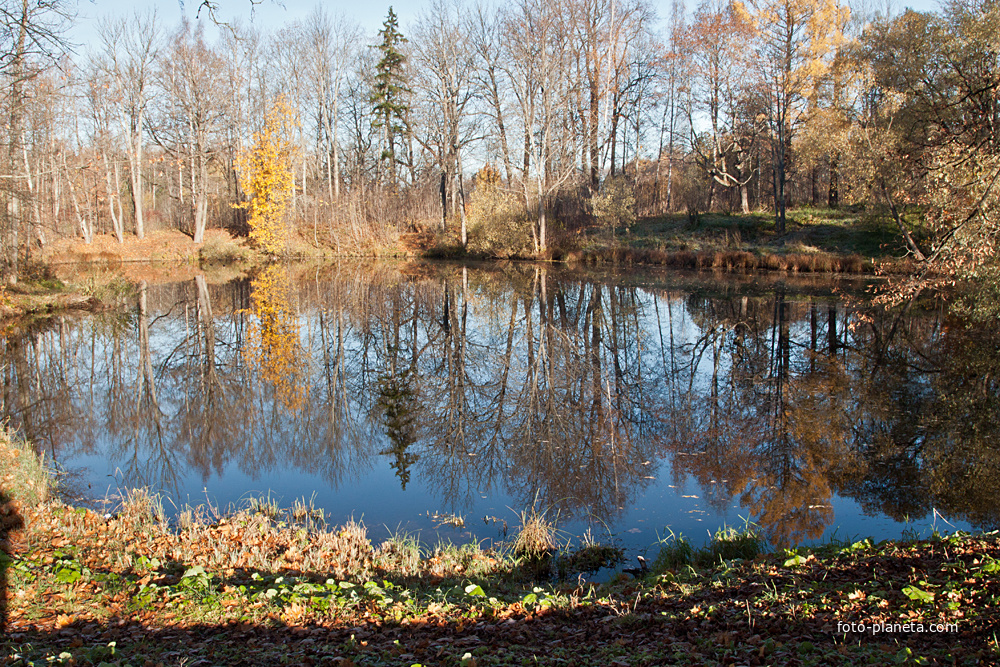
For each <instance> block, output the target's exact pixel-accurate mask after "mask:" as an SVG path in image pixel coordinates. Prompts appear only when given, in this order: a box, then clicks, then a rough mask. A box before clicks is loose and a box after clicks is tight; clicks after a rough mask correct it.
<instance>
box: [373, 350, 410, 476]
mask: <svg viewBox="0 0 1000 667" xmlns="http://www.w3.org/2000/svg"><path fill="white" fill-rule="evenodd" d="M411 382H412V372H411V370H410V369H404V370H403V371H402V373H398V374H397V373H391V374H390V375H380V376H379V379H378V385H379V398H378V406H379V408H380V409H381V410H382V416H383V417H384V421H383V424H384V425H385V432H386V435H387V436H389V442H391V443H392V446H391V447H389V448H388V449H385V450H383V451H381V452H379V454H384V455H387V456H388V455H392V456H395V460H394V461H391V462H390V463H389V466H390V467H392V469H393V470H395V471H396V476H397V477H399V481H400V482H401V483H402V487H403V490H404V491H405V490H406V484H407V483H408V482H409V481H410V466H411V465H413V464H414V463H416V462H417V459H419V458H420V456H419V455H417V454H411V453H409V452H407V451H406V450H407V449H408V448H409V447H410V445H412V444H413V443H414V442H416V439H417V438H416V434H415V431H416V428H415V427H414V424H413V421H414V415H415V412H416V411H415V409H414V395H413V389H412V387H411V386H410V384H411Z"/></svg>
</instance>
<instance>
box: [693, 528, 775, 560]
mask: <svg viewBox="0 0 1000 667" xmlns="http://www.w3.org/2000/svg"><path fill="white" fill-rule="evenodd" d="M766 547H767V540H765V539H764V536H763V535H762V534H761V532H760V530H759V529H758V528H757V526H756V525H754V524H752V523H750V522H747V524H746V525H745V526H744V527H743V529H742V530H737V529H735V528H733V527H731V526H723V527H722V528H720V529H719V530H717V531H716V532H715V534H714V535H712V541H711V542H710V543H709V545H708V547H707V548H706V550H705V552H704V553H703V554H699V555H701V556H702V558H700V559H699V561H700V562H701V564H704V565H708V564H714V563H718V562H719V560H720V559H721V560H736V559H740V560H752V559H754V558H756V557H757V556H759V555H760V554H762V553H764V552H765V550H766ZM706 558H707V560H708V562H705V559H706Z"/></svg>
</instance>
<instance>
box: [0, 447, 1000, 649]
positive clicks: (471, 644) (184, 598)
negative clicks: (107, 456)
mask: <svg viewBox="0 0 1000 667" xmlns="http://www.w3.org/2000/svg"><path fill="white" fill-rule="evenodd" d="M0 440H2V444H0V480H3V486H4V489H6V494H7V495H6V500H5V501H4V502H5V504H4V510H3V511H4V512H5V514H4V516H5V517H7V522H6V523H5V524H4V525H5V526H7V529H6V530H7V533H8V535H7V537H8V538H9V539H8V541H6V542H4V551H5V554H4V555H3V558H2V561H0V564H2V571H3V573H4V577H3V578H4V580H5V598H6V606H7V610H6V615H7V618H6V628H5V629H4V632H5V634H4V635H3V637H4V639H3V645H2V650H0V662H2V663H3V664H8V665H27V664H36V665H42V664H45V665H48V664H62V665H90V664H93V665H99V664H102V663H103V664H107V665H126V664H130V665H159V664H163V665H195V664H233V665H237V664H262V665H263V664H314V665H317V664H318V665H339V666H341V667H346V666H350V665H407V666H409V665H418V664H419V665H465V666H466V667H468V666H469V665H528V664H548V665H573V664H605V665H654V664H655V665H659V664H692V665H701V664H747V665H762V664H783V665H784V664H788V665H825V664H887V663H895V664H995V663H997V662H998V660H1000V653H998V647H997V636H996V634H995V631H996V629H997V628H996V624H997V621H998V619H1000V615H998V610H997V605H998V604H1000V583H998V581H997V573H998V572H1000V541H998V539H997V536H996V535H993V534H991V535H976V536H973V535H964V534H957V535H952V536H947V537H937V538H934V539H931V540H926V541H914V542H883V543H879V544H873V543H872V542H870V541H868V540H862V541H858V542H854V543H852V544H828V545H826V546H824V547H823V548H821V549H818V550H814V551H810V550H805V549H800V550H798V551H794V552H786V551H782V552H780V553H770V554H764V553H760V551H761V546H762V543H761V542H760V540H759V539H758V538H757V537H756V536H755V535H753V534H752V532H748V531H739V532H736V531H724V532H720V534H719V535H717V536H716V539H715V540H714V541H713V542H712V543H711V544H710V545H708V546H707V547H706V548H704V549H701V550H698V549H694V548H692V547H691V545H689V544H687V543H686V542H685V541H683V540H682V539H679V538H678V539H675V538H672V539H670V540H667V541H665V542H664V543H663V544H662V545H661V546H662V548H661V550H660V555H659V557H657V558H656V559H655V562H653V563H652V564H651V566H650V567H649V568H648V570H646V571H636V572H635V573H634V574H622V575H620V576H618V577H616V578H614V579H613V580H612V581H610V582H608V583H606V584H601V585H594V584H590V583H586V582H585V581H584V580H583V579H582V578H579V577H575V576H569V577H567V578H564V579H558V580H557V579H553V578H551V577H550V576H548V575H542V576H540V574H541V573H542V572H546V573H548V574H551V572H552V567H551V566H552V563H553V561H554V559H557V558H559V557H568V554H563V555H549V556H546V555H544V554H546V553H551V552H549V548H550V547H551V544H550V542H551V535H550V534H549V533H547V532H546V531H545V522H544V517H540V516H539V515H537V514H531V513H526V514H525V515H523V517H522V522H521V523H522V526H521V530H520V531H519V535H523V536H524V537H523V538H522V539H516V538H515V539H512V540H511V543H510V545H509V546H508V547H506V548H500V549H496V550H483V549H480V548H478V547H477V546H475V545H471V546H453V545H447V544H443V545H436V546H434V547H429V546H426V545H420V544H419V543H417V542H416V541H414V540H412V539H410V538H408V537H407V536H396V537H395V538H393V539H390V540H389V541H387V542H385V543H383V544H381V545H377V546H375V545H372V544H371V543H370V541H369V540H368V539H367V537H366V535H365V532H364V528H363V526H361V525H360V524H358V523H354V522H352V523H349V524H347V525H345V526H338V527H327V526H325V525H323V524H322V522H321V517H319V516H317V515H316V513H315V512H314V511H310V509H309V508H308V507H305V506H302V507H298V508H290V509H289V510H287V511H285V512H281V511H276V510H275V508H273V507H271V508H267V507H265V506H263V505H261V504H257V505H256V506H254V507H248V508H245V509H244V510H242V511H239V512H236V513H231V514H227V515H226V516H219V515H217V514H215V513H213V512H212V511H211V510H210V509H202V510H188V511H187V512H182V513H181V514H180V515H179V516H178V517H177V519H176V520H175V521H172V522H171V521H167V520H166V519H165V518H164V517H163V515H162V511H161V508H160V507H159V505H158V504H157V502H156V499H155V498H154V497H151V496H149V495H148V494H142V493H139V494H134V495H133V496H131V497H130V498H128V499H126V500H125V501H124V502H123V503H122V504H121V506H120V507H118V508H117V509H116V510H115V511H114V512H113V513H112V514H111V515H110V516H106V515H105V514H102V513H98V512H94V511H91V510H89V509H85V508H77V507H71V506H68V505H65V504H63V503H61V502H59V501H53V500H47V499H46V498H47V495H48V491H47V487H45V486H43V487H42V488H39V487H38V484H39V483H40V482H41V481H44V479H45V478H44V477H43V476H42V472H43V469H42V467H41V466H40V465H39V461H38V460H37V459H36V458H35V457H34V456H33V455H32V454H30V450H29V449H28V448H27V447H26V446H25V445H24V444H23V443H18V442H17V441H16V439H11V438H9V437H8V436H6V435H5V436H3V438H2V439H0ZM14 452H17V453H14ZM28 480H36V481H35V483H34V485H30V484H28ZM29 488H31V489H34V491H33V492H32V493H30V494H29V493H28V492H27V491H26V489H29ZM12 517H13V518H12ZM532 522H541V525H538V524H537V523H536V524H535V525H531V524H532ZM518 544H520V547H518V546H517V545H518ZM563 569H564V570H565V572H564V573H567V574H568V573H569V572H571V571H572V568H571V567H569V566H568V565H567V566H564V568H563ZM861 623H863V624H865V626H866V627H865V629H864V630H862V629H861V628H860V627H859V625H858V624H861ZM850 624H854V625H853V626H851V625H850ZM932 624H935V625H934V628H933V629H935V630H937V629H939V628H937V624H947V625H946V626H945V627H944V628H943V629H945V630H946V631H944V632H932V631H931V629H932V628H931V625H932ZM873 626H874V627H875V628H876V631H874V632H873V631H872V628H873ZM920 627H922V628H923V630H924V631H923V632H919V631H917V630H918V628H920Z"/></svg>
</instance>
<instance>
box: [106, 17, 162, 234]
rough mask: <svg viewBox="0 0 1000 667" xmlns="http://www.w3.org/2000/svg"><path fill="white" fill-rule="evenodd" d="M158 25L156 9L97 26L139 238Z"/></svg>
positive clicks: (136, 232)
mask: <svg viewBox="0 0 1000 667" xmlns="http://www.w3.org/2000/svg"><path fill="white" fill-rule="evenodd" d="M158 29H159V26H158V24H157V20H156V12H147V13H145V14H135V15H134V16H133V17H131V18H120V19H115V20H112V19H107V20H105V21H102V22H101V23H100V24H99V27H98V33H99V35H100V42H101V52H100V55H99V57H98V61H97V62H98V67H99V69H100V70H101V72H102V73H103V74H104V76H106V77H107V85H108V87H109V92H108V96H109V98H110V100H111V101H112V102H113V103H114V104H113V106H112V109H113V110H114V117H115V122H116V123H117V124H118V125H119V126H120V127H121V130H122V132H123V134H124V138H125V146H126V150H125V153H126V155H127V157H128V165H129V175H130V184H131V189H132V207H133V212H134V218H135V234H136V236H138V237H139V238H140V239H141V238H143V237H144V236H145V234H146V227H145V222H144V218H143V210H142V192H143V190H142V188H143V183H142V155H143V140H142V139H143V132H144V131H145V128H144V124H145V122H146V109H147V107H148V106H149V96H150V93H151V90H152V85H151V84H152V78H153V66H154V61H155V59H156V56H157V38H158ZM116 176H117V174H116Z"/></svg>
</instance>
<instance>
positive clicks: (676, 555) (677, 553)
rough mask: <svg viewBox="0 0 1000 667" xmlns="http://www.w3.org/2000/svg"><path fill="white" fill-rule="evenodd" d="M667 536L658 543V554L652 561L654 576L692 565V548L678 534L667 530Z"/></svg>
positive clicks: (693, 553)
mask: <svg viewBox="0 0 1000 667" xmlns="http://www.w3.org/2000/svg"><path fill="white" fill-rule="evenodd" d="M668 531H669V533H670V534H669V535H668V536H667V537H665V538H663V539H661V540H660V541H659V545H660V552H659V554H657V556H656V560H655V561H653V566H652V568H651V569H652V571H653V573H654V574H663V573H665V572H673V571H676V570H679V569H681V568H682V567H686V566H690V565H692V564H694V556H695V552H694V547H692V546H691V543H690V542H689V541H688V540H687V539H686V538H685V537H684V536H683V535H681V534H680V533H676V534H675V533H674V531H672V530H669V529H668Z"/></svg>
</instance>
